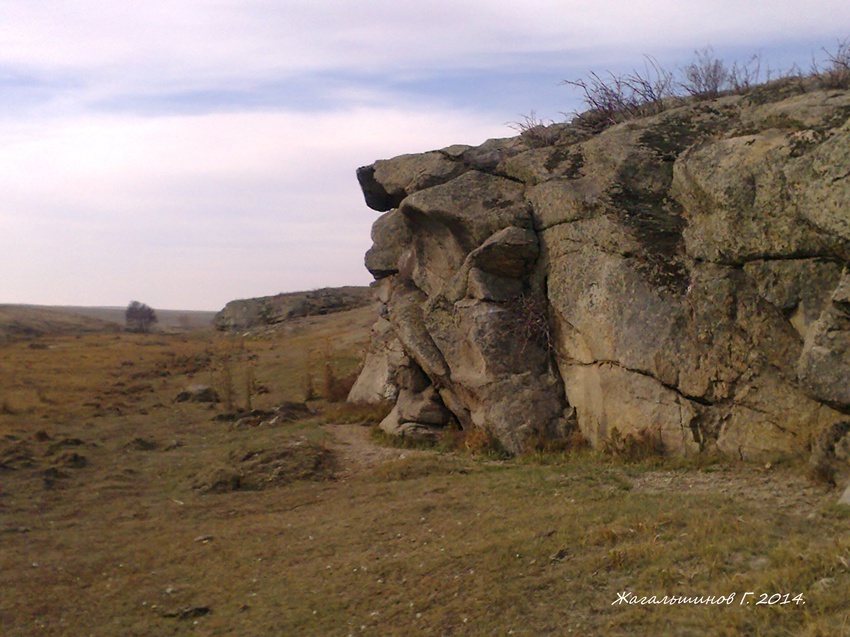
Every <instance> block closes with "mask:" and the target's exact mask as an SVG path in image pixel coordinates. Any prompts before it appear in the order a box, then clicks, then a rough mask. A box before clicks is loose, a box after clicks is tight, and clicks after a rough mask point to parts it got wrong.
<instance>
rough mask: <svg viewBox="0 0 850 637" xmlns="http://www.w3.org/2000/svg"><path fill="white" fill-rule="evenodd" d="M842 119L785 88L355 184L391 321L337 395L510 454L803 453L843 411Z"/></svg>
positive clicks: (847, 363)
mask: <svg viewBox="0 0 850 637" xmlns="http://www.w3.org/2000/svg"><path fill="white" fill-rule="evenodd" d="M848 117H850V92H847V91H838V90H833V91H823V90H811V88H810V89H809V90H804V88H803V86H802V84H800V83H797V84H795V83H792V82H786V83H778V84H773V85H768V86H764V87H760V88H759V89H756V90H754V91H752V92H751V93H750V94H748V95H732V96H724V97H721V98H718V99H712V100H690V101H688V102H685V103H683V104H681V105H679V106H677V107H673V108H670V109H668V110H666V111H665V112H663V113H660V114H658V115H655V116H652V117H646V118H643V119H635V120H631V121H626V122H624V123H620V124H617V125H612V126H609V127H607V128H605V129H604V130H601V131H600V130H599V128H598V127H597V128H594V127H592V126H589V125H586V124H585V122H586V121H587V120H586V119H584V118H581V117H579V118H577V119H576V120H575V121H574V122H572V123H569V124H561V125H556V126H554V127H550V128H549V129H547V135H545V136H540V135H531V134H524V135H520V136H518V137H515V138H511V139H498V140H489V141H487V142H485V143H484V144H482V145H481V146H478V147H470V146H451V147H448V148H444V149H442V150H439V151H433V152H428V153H424V154H419V155H405V156H401V157H397V158H395V159H390V160H382V161H378V162H376V163H374V164H373V165H371V166H366V167H363V168H360V169H359V170H358V173H357V176H358V179H359V182H360V185H361V187H362V189H363V193H364V195H365V198H366V203H367V204H368V205H369V206H370V207H371V208H373V209H375V210H377V211H380V212H382V213H384V214H383V215H382V216H381V217H379V218H378V219H377V221H376V222H375V224H374V226H373V230H372V238H373V242H374V245H373V247H372V248H371V249H370V250H369V252H368V253H367V254H366V266H367V268H368V269H369V270H370V272H372V274H373V275H374V276H375V278H376V283H375V284H374V286H375V289H376V292H377V295H378V297H379V298H380V300H381V302H382V303H383V306H382V307H383V310H382V314H381V317H380V318H379V320H378V323H377V324H376V326H375V329H374V334H375V339H374V344H373V347H372V350H371V352H370V353H369V355H368V358H367V360H366V363H365V366H364V370H363V373H362V375H361V378H360V379H359V381H358V383H357V384H356V385H355V387H354V390H352V395H351V396H350V399H351V400H379V399H387V398H388V399H391V400H395V401H397V402H396V408H395V409H394V410H393V413H392V414H390V416H389V417H388V418H387V419H386V420H385V421H384V423H383V424H382V427H383V428H384V429H386V430H387V431H391V432H396V433H400V434H405V435H407V434H411V435H428V434H429V433H432V432H433V431H434V430H436V429H439V428H440V427H443V426H445V425H447V424H449V423H451V422H456V423H458V424H459V425H460V426H461V427H464V428H468V427H471V426H479V427H482V428H485V429H487V430H489V432H490V433H492V434H493V435H494V436H496V437H497V438H498V439H499V440H501V442H502V443H503V444H504V445H505V447H507V448H508V449H509V450H511V451H515V452H520V451H522V450H523V448H524V447H525V445H526V444H527V441H528V440H529V439H531V438H537V437H540V436H549V437H558V436H564V435H566V434H567V433H568V432H569V431H570V430H571V429H573V428H576V427H577V428H578V429H580V430H581V432H582V433H583V434H584V436H585V437H586V438H587V439H588V440H589V441H590V443H591V444H593V445H595V446H602V445H604V444H605V442H606V440H608V439H609V437H610V436H611V434H612V432H613V431H614V430H615V429H616V430H617V432H618V435H620V436H628V435H630V434H631V435H635V436H638V435H643V436H647V435H649V436H653V437H656V438H657V439H658V440H659V441H660V442H661V443H663V446H664V448H665V449H666V450H667V452H668V453H671V454H680V455H686V454H695V453H699V452H700V451H702V450H707V449H715V448H716V449H719V450H720V451H722V452H723V453H725V454H728V455H730V456H735V457H743V458H750V459H772V458H777V457H785V456H789V455H797V454H801V453H805V452H807V450H808V449H809V448H810V447H811V446H812V444H813V441H815V440H817V439H818V436H822V432H823V431H825V430H827V429H828V428H833V429H834V427H835V426H836V423H839V422H840V421H843V420H846V419H847V414H848V413H850V272H848V268H847V264H848V260H849V259H850V121H848ZM541 139H545V140H547V141H545V142H541ZM552 140H554V141H553V143H548V141H552Z"/></svg>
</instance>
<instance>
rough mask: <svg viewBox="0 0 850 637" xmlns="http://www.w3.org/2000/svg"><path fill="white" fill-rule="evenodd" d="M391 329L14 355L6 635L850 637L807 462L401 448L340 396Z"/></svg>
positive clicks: (305, 322) (1, 352)
mask: <svg viewBox="0 0 850 637" xmlns="http://www.w3.org/2000/svg"><path fill="white" fill-rule="evenodd" d="M373 317H374V308H363V309H360V310H355V311H352V312H346V313H341V314H335V315H330V316H323V317H313V318H309V319H302V320H300V321H297V322H293V323H290V324H287V325H281V326H277V327H276V328H275V329H268V330H265V331H262V332H255V333H254V334H252V335H249V336H247V337H231V336H227V335H224V334H217V333H214V332H211V331H205V332H198V333H193V334H183V335H176V334H175V335H166V334H154V335H148V336H143V335H135V334H126V333H108V332H100V333H91V334H80V335H78V336H73V335H66V336H57V337H43V338H39V339H35V340H21V341H15V342H8V343H4V344H0V626H2V630H0V633H2V635H4V636H21V637H24V636H26V637H29V636H30V635H68V636H71V635H73V636H78V635H96V636H112V635H115V636H119V635H120V636H133V635H137V636H151V637H153V636H162V635H234V636H240V637H242V636H247V637H250V636H257V637H260V636H278V635H299V636H302V635H304V636H309V635H316V636H320V635H321V636H325V635H340V636H345V635H377V636H391V635H399V636H401V635H404V636H409V635H452V636H454V635H469V636H479V635H553V636H554V635H606V636H608V635H613V636H618V635H623V636H625V635H653V636H654V635H662V636H665V635H669V636H677V637H678V636H687V635H694V636H697V635H699V636H702V635H730V636H732V635H763V636H781V635H804V636H808V637H816V636H822V637H827V636H830V637H832V636H836V635H847V634H850V609H848V605H847V602H848V594H850V514H848V511H847V510H844V509H841V508H838V507H836V506H834V505H833V504H832V503H833V502H835V500H836V499H837V494H836V493H835V492H834V491H833V492H830V491H827V490H826V488H825V487H823V486H821V485H818V484H814V483H811V482H809V481H808V480H807V479H806V478H805V477H804V476H803V474H802V470H801V469H800V468H798V467H795V466H793V465H788V466H782V465H780V466H771V467H764V466H751V465H737V464H732V463H728V462H723V461H718V460H710V459H704V460H702V461H700V462H697V461H691V462H688V463H685V464H682V463H678V464H677V463H673V462H672V461H670V462H662V461H657V460H655V461H643V462H626V461H624V460H622V459H617V458H612V457H608V456H605V455H602V454H599V453H596V452H591V451H588V450H576V451H573V452H572V453H570V454H560V455H559V454H540V455H537V456H533V457H528V458H523V459H510V460H506V459H500V458H496V457H489V456H486V455H475V454H470V453H467V452H464V451H463V449H465V446H464V445H463V444H457V440H455V445H454V446H455V447H456V448H458V449H460V450H461V451H457V452H451V453H450V452H445V451H442V450H441V449H439V448H438V449H433V450H422V449H400V448H387V447H381V446H379V445H378V443H377V442H376V440H378V438H377V437H376V436H374V435H372V434H371V432H370V427H369V426H360V425H357V424H349V425H339V424H336V423H337V422H339V421H340V420H351V419H352V418H349V417H348V416H350V415H351V414H352V413H354V412H353V410H350V409H346V408H344V407H340V406H338V405H334V404H332V403H330V402H328V400H326V399H327V398H328V395H330V397H331V398H334V397H335V396H334V395H333V394H338V393H339V392H340V391H341V388H343V387H344V386H345V385H346V384H347V383H348V382H350V379H351V375H352V373H353V372H354V371H355V370H356V368H357V365H358V364H359V360H360V356H361V354H362V350H363V347H364V345H365V343H366V341H367V339H368V334H369V330H368V327H369V324H370V323H371V322H372V320H373ZM199 384H200V385H211V386H212V387H214V388H215V389H216V390H217V391H218V393H219V395H220V396H222V397H224V396H225V395H226V394H228V395H229V402H230V403H231V405H230V406H229V408H228V406H227V405H226V404H225V402H226V401H222V402H219V403H217V404H209V403H195V402H190V401H187V402H176V401H175V399H176V398H177V396H178V395H179V394H180V392H181V391H183V390H185V389H186V388H188V387H191V386H193V385H199ZM308 396H312V397H313V398H312V399H311V400H310V401H308V402H307V405H308V407H309V409H310V411H309V412H308V413H300V412H299V411H298V409H299V408H297V407H298V406H297V405H295V406H293V405H292V404H289V405H288V407H287V408H286V409H277V408H278V407H279V406H280V405H286V404H287V402H289V403H303V402H304V401H305V398H307V397H308ZM247 407H250V408H252V409H255V410H261V411H260V412H256V413H255V416H253V417H242V418H234V417H228V416H227V413H226V412H232V411H234V410H236V409H240V408H242V409H245V408H247ZM292 414H295V415H296V416H297V418H295V417H294V416H293V415H292ZM243 415H244V414H243ZM367 415H368V412H367ZM355 420H356V419H355ZM745 593H752V594H751V595H745ZM632 594H633V595H634V596H636V597H634V598H633V597H632ZM732 594H734V599H732V600H731V603H728V604H727V603H725V602H726V601H729V597H730V596H731V595H732ZM652 596H655V597H656V600H655V601H662V600H663V599H664V596H668V598H667V601H670V596H675V597H676V598H679V597H687V598H691V597H697V598H698V597H701V596H705V599H704V600H703V602H708V601H709V600H708V597H710V596H713V597H714V600H713V601H714V602H718V601H719V600H718V598H719V597H721V596H722V597H723V598H724V600H723V603H714V604H709V603H678V604H669V603H668V604H654V603H650V602H651V601H652V600H651V599H650V598H651V597H652ZM641 598H645V599H643V603H640V602H641ZM795 598H796V600H795ZM626 599H628V600H630V601H636V602H638V603H626V602H625V601H624V600H626ZM618 600H619V601H618ZM690 601H693V600H690ZM759 601H762V602H765V603H761V604H759V603H758V602H759ZM742 602H743V603H742Z"/></svg>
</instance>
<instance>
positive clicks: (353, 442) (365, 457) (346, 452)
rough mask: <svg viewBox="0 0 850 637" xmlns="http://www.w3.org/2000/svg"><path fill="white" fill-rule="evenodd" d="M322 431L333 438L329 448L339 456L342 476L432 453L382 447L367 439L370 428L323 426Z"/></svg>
mask: <svg viewBox="0 0 850 637" xmlns="http://www.w3.org/2000/svg"><path fill="white" fill-rule="evenodd" d="M324 429H325V431H327V432H328V433H329V434H330V435H331V436H332V437H333V440H334V442H333V443H331V447H333V448H334V450H335V451H337V452H338V453H339V455H340V458H341V460H342V465H343V476H351V475H356V474H358V473H362V472H364V471H369V470H370V469H374V468H375V467H377V466H378V465H381V464H383V463H385V462H389V461H391V460H400V459H404V458H409V457H411V456H415V455H426V454H429V453H434V452H432V451H425V450H422V449H395V448H393V447H382V446H381V445H379V444H376V443H375V442H374V441H373V440H372V439H371V438H370V437H369V430H370V428H369V427H363V426H361V425H325V426H324Z"/></svg>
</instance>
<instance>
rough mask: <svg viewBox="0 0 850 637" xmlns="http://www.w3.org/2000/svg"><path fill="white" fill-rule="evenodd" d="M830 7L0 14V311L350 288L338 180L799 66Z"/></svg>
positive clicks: (763, 4) (73, 6) (252, 7)
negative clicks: (616, 94) (664, 78)
mask: <svg viewBox="0 0 850 637" xmlns="http://www.w3.org/2000/svg"><path fill="white" fill-rule="evenodd" d="M848 35H850V2H847V0H834V1H833V0H808V1H806V2H802V1H801V0H746V1H741V0H734V1H732V0H655V1H652V0H647V1H641V0H561V1H556V0H480V1H479V0H408V1H405V0H371V1H365V0H364V1H355V0H145V1H144V2H138V1H136V0H133V1H130V0H0V303H35V304H51V305H114V306H125V305H126V304H127V303H129V301H131V300H134V299H135V300H139V301H142V302H145V303H147V304H149V305H152V306H153V307H156V308H170V309H186V310H190V309H203V310H218V309H220V308H221V307H223V306H224V304H225V303H226V302H227V301H230V300H232V299H236V298H246V297H252V296H265V295H271V294H276V293H278V292H285V291H294V290H304V289H313V288H318V287H324V286H338V285H347V284H368V283H369V282H370V281H371V277H370V275H369V273H368V272H367V271H366V270H365V268H364V267H363V254H364V252H365V251H366V250H367V249H368V248H369V245H370V240H369V229H370V226H371V224H372V222H373V221H374V219H375V218H376V216H377V213H375V212H373V211H371V210H369V209H368V208H367V207H366V205H365V204H364V203H363V199H362V196H361V195H360V191H359V188H358V186H357V181H356V178H355V174H354V171H355V169H356V168H357V167H358V166H361V165H365V164H370V163H372V162H373V161H375V160H376V159H381V158H388V157H392V156H395V155H398V154H402V153H408V152H422V151H426V150H431V149H435V148H441V147H445V146H448V145H450V144H454V143H465V144H471V145H477V144H480V143H482V142H484V141H485V140H486V139H488V138H491V137H507V136H511V135H513V134H514V132H513V131H512V130H511V129H510V128H509V127H508V126H507V124H508V123H509V122H511V121H516V120H518V119H521V117H522V116H523V115H527V114H529V113H531V112H532V111H534V112H535V113H536V114H537V116H539V117H541V118H547V119H553V120H557V121H563V120H564V119H565V116H564V115H562V113H568V112H571V111H573V110H575V109H577V108H579V107H580V104H579V101H578V95H576V94H575V93H574V92H571V91H570V90H569V89H568V88H566V87H564V86H562V85H560V81H561V80H563V79H575V78H578V77H581V76H583V75H585V74H586V73H587V71H590V70H604V69H610V70H614V71H618V70H623V71H627V70H631V68H633V67H635V66H640V65H641V64H642V61H641V56H642V55H643V54H651V55H653V56H654V57H655V58H657V59H658V60H659V61H660V62H661V63H662V64H664V65H665V66H670V67H672V66H675V65H676V64H684V63H687V62H688V61H689V60H690V58H691V57H692V55H693V51H694V49H696V48H703V47H705V46H707V45H711V46H713V48H714V50H715V53H716V54H717V55H718V56H719V57H723V58H724V59H726V60H727V61H732V60H734V59H739V60H741V61H745V60H746V58H747V57H748V56H749V55H751V54H753V53H761V54H762V56H763V58H764V59H765V60H767V61H770V62H771V64H772V65H773V66H774V67H776V68H785V67H788V66H790V64H791V63H792V62H794V61H796V62H799V63H800V64H801V65H802V66H804V67H808V65H809V63H810V61H811V58H812V56H813V55H815V56H818V55H819V50H820V49H821V47H828V48H829V47H831V48H834V45H835V43H836V41H837V40H839V39H843V38H844V37H846V36H848Z"/></svg>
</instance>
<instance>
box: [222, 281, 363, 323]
mask: <svg viewBox="0 0 850 637" xmlns="http://www.w3.org/2000/svg"><path fill="white" fill-rule="evenodd" d="M370 303H374V298H373V295H372V292H371V291H370V289H369V288H368V287H357V286H348V287H341V288H322V289H320V290H311V291H309V292H290V293H286V294H277V295H275V296H264V297H259V298H255V299H244V300H239V301H231V302H230V303H228V304H227V305H225V306H224V309H223V310H222V311H221V312H219V313H218V314H216V316H215V327H216V329H218V330H244V329H249V328H252V327H256V326H259V325H274V324H275V323H282V322H284V321H287V320H290V319H294V318H300V317H304V316H316V315H320V314H333V313H334V312H344V311H346V310H353V309H355V308H358V307H363V306H365V305H369V304H370Z"/></svg>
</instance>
